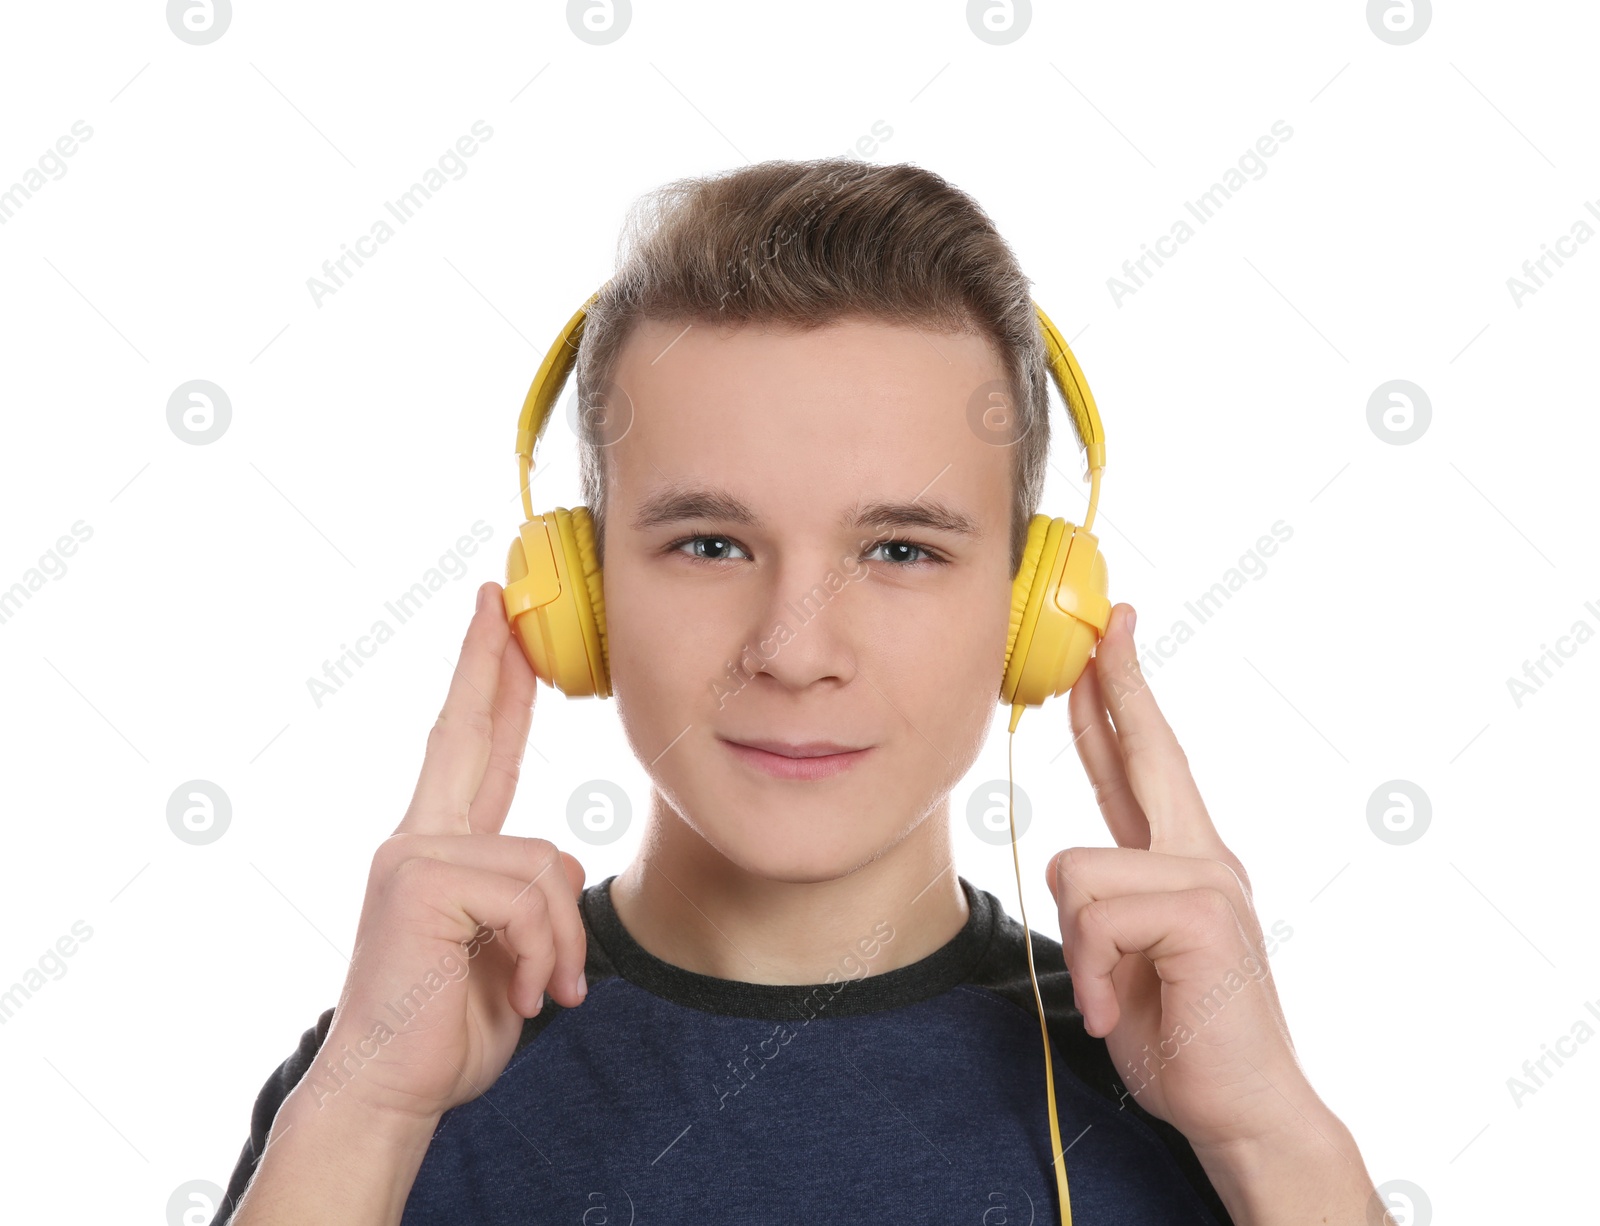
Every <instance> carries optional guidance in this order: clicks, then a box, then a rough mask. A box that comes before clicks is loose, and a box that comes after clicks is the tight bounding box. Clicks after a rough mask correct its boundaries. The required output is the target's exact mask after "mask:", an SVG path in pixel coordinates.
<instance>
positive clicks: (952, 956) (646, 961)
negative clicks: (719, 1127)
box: [582, 873, 998, 1021]
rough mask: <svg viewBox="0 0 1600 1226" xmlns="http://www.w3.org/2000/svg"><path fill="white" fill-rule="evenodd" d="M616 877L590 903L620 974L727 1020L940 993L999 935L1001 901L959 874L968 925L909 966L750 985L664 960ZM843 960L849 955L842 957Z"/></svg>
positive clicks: (792, 1016)
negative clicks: (618, 899)
mask: <svg viewBox="0 0 1600 1226" xmlns="http://www.w3.org/2000/svg"><path fill="white" fill-rule="evenodd" d="M616 878H617V874H615V873H613V874H612V875H611V876H610V877H607V878H606V879H605V880H604V881H601V882H598V883H596V884H595V885H592V886H589V887H588V888H586V889H585V890H584V891H583V896H582V906H583V914H584V920H585V923H586V924H587V925H588V928H589V932H590V935H591V937H592V938H593V939H595V940H597V941H598V942H599V943H600V945H601V947H602V948H603V949H604V951H605V953H606V956H607V958H608V959H609V961H610V962H611V965H612V966H613V967H614V968H615V969H616V971H617V973H618V974H619V975H620V976H621V977H622V978H624V979H626V980H627V981H628V982H630V983H632V984H635V985H636V986H638V987H641V988H643V989H644V990H645V991H647V992H649V993H651V994H653V995H655V996H659V997H661V998H662V999H663V1000H667V1001H670V1002H672V1003H673V1004H677V1005H683V1006H686V1007H688V1008H691V1009H699V1010H702V1011H704V1012H706V1013H716V1014H721V1015H722V1016H725V1017H746V1018H758V1019H761V1020H767V1021H788V1020H797V1019H807V1020H809V1019H810V1018H812V1017H815V1016H817V1015H818V1014H819V1013H822V1014H825V1015H827V1016H831V1017H856V1016H860V1015H862V1014H867V1013H876V1012H879V1011H880V1010H884V1009H896V1008H901V1007H903V1006H905V1005H910V1004H915V1003H916V1002H917V1001H920V1000H926V999H928V998H929V997H932V996H937V995H939V994H940V993H941V992H945V991H948V990H949V989H951V988H953V987H955V986H956V985H957V984H960V983H962V982H964V981H966V980H967V979H968V978H970V977H971V975H972V974H973V972H974V971H975V970H976V968H977V966H978V964H979V962H980V961H981V960H982V958H983V956H984V954H985V953H986V952H987V951H988V949H989V945H990V943H991V941H992V940H993V939H994V933H995V926H996V922H997V917H998V901H997V900H996V899H995V898H994V896H993V895H991V894H990V893H989V892H988V891H987V890H980V889H978V888H977V887H976V886H974V885H973V884H972V883H971V882H969V881H968V880H967V879H966V878H965V877H961V876H959V875H958V876H957V878H956V880H957V881H959V882H960V883H961V889H962V891H963V892H964V893H965V894H966V896H967V909H968V914H967V922H966V923H965V924H964V925H962V927H961V929H960V930H959V931H958V932H957V933H956V934H955V935H954V936H953V937H951V938H950V940H948V941H946V942H945V943H944V944H943V945H941V946H940V947H939V948H938V949H936V950H934V951H933V952H932V953H929V954H928V955H926V956H925V957H923V958H920V959H918V960H917V961H915V962H912V963H910V964H908V965H906V966H900V967H896V968H895V969H893V970H889V971H883V972H882V973H879V974H868V975H865V976H858V977H857V978H847V977H845V976H846V975H847V974H848V971H847V970H846V969H845V968H843V967H841V969H840V972H839V975H840V977H839V979H838V980H837V981H836V982H834V983H826V982H824V983H815V984H772V983H747V982H745V981H744V980H740V979H721V978H718V977H717V976H714V975H702V974H700V973H699V972H697V971H691V970H687V969H685V968H684V967H681V966H676V965H674V964H673V963H671V962H667V961H664V960H663V959H661V958H658V957H656V956H655V955H654V954H652V953H651V952H650V951H649V950H647V949H645V948H644V946H642V945H640V944H639V942H638V941H636V940H635V939H634V938H633V935H632V934H631V933H629V932H628V930H627V929H626V928H625V927H623V925H622V920H621V918H620V917H619V916H618V915H617V911H616V908H615V906H613V905H612V902H611V883H612V882H613V881H615V880H616ZM896 931H897V932H898V931H899V929H898V928H897V929H896ZM874 935H875V934H874ZM889 939H890V940H891V941H892V940H893V938H892V937H891V938H889ZM843 960H844V955H842V954H841V962H843Z"/></svg>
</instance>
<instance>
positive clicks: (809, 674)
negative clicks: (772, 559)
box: [740, 552, 871, 690]
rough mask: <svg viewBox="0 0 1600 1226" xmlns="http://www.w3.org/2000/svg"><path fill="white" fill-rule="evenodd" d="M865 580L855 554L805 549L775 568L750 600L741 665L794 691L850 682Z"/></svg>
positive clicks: (760, 679) (755, 677) (757, 677)
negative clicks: (858, 595)
mask: <svg viewBox="0 0 1600 1226" xmlns="http://www.w3.org/2000/svg"><path fill="white" fill-rule="evenodd" d="M863 582H871V579H870V577H869V572H868V570H867V568H866V567H865V566H864V565H863V564H862V563H861V562H859V560H857V559H855V558H854V557H853V556H852V557H832V556H829V555H828V554H826V553H821V552H807V553H805V554H803V555H798V554H797V555H793V556H791V557H789V558H787V559H785V560H784V561H783V562H782V563H781V564H780V565H778V566H775V567H773V568H772V569H771V571H769V573H768V575H767V576H766V577H765V581H764V582H763V583H761V584H760V585H759V586H758V589H757V591H758V593H759V594H758V595H757V596H755V597H753V599H752V609H751V616H750V618H749V620H748V622H747V630H746V642H745V644H744V650H742V651H741V653H740V668H741V670H742V671H745V672H747V673H749V674H750V675H751V677H752V679H753V680H756V681H758V682H762V683H763V684H769V685H773V684H775V685H779V686H782V687H783V688H785V689H790V690H803V689H805V688H806V687H808V686H810V685H812V684H814V683H816V682H818V681H830V682H834V683H836V684H838V685H846V684H848V683H849V682H850V681H851V680H852V679H853V678H854V677H855V675H856V668H857V666H856V658H857V651H858V648H859V646H860V644H859V643H858V641H857V638H858V632H859V630H860V626H859V621H860V615H861V604H862V602H861V601H859V600H854V599H852V598H851V597H852V595H853V594H854V593H853V589H854V588H855V587H856V586H857V585H859V584H860V583H863ZM763 679H764V680H763Z"/></svg>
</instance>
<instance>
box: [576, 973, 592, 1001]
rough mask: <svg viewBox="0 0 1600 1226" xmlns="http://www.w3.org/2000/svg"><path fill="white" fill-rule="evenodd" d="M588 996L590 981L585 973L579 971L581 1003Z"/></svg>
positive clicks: (579, 996)
mask: <svg viewBox="0 0 1600 1226" xmlns="http://www.w3.org/2000/svg"><path fill="white" fill-rule="evenodd" d="M587 995H589V981H588V979H587V978H585V976H584V973H583V972H582V971H579V972H578V999H579V1000H580V1001H581V1000H582V999H583V998H584V997H585V996H587Z"/></svg>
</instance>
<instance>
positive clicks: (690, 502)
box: [633, 485, 983, 540]
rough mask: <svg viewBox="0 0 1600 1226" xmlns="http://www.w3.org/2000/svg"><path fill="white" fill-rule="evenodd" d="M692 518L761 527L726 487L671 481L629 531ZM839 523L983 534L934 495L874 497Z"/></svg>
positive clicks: (968, 517) (647, 504)
mask: <svg viewBox="0 0 1600 1226" xmlns="http://www.w3.org/2000/svg"><path fill="white" fill-rule="evenodd" d="M696 519H711V520H720V521H722V522H724V523H732V524H744V525H745V526H747V527H751V528H760V527H762V526H763V524H762V520H761V517H760V516H759V515H757V514H756V512H755V511H754V509H752V508H751V507H750V505H749V504H748V503H746V502H744V501H743V500H742V499H740V498H738V497H736V496H734V495H733V494H730V493H729V492H728V491H727V490H721V489H711V488H708V487H705V486H684V485H678V486H672V487H670V488H668V489H665V490H662V491H661V492H660V493H657V494H653V495H651V496H650V497H649V498H647V499H645V501H644V503H643V504H642V505H641V506H640V507H639V510H638V511H637V512H636V513H635V515H634V517H633V526H634V528H635V530H637V531H640V532H643V531H645V530H646V529H649V528H656V527H660V526H662V525H664V524H674V523H679V522H682V521H684V520H696ZM839 524H840V527H842V528H855V529H862V530H865V529H872V530H875V531H879V532H884V531H895V530H898V529H902V528H922V529H926V530H929V531H933V532H948V533H951V534H953V535H956V536H966V537H971V538H972V539H974V540H980V539H982V537H983V531H982V529H981V528H980V527H979V526H978V521H977V520H976V519H974V518H973V517H972V516H971V515H968V514H967V513H966V512H965V511H962V510H960V509H959V508H957V507H953V506H951V505H949V504H948V503H944V502H940V501H939V500H938V499H936V498H921V497H919V498H917V499H916V500H915V501H912V502H887V501H882V500H880V501H876V502H869V503H865V504H859V505H858V506H857V507H856V508H854V509H853V510H850V511H846V512H845V513H844V514H843V515H842V516H841V517H840V521H839Z"/></svg>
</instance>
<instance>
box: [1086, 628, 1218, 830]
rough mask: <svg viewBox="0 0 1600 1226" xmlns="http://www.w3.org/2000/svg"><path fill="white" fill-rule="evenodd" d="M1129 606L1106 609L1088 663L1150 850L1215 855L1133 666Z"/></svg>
mask: <svg viewBox="0 0 1600 1226" xmlns="http://www.w3.org/2000/svg"><path fill="white" fill-rule="evenodd" d="M1132 612H1133V609H1132V606H1130V605H1126V604H1119V605H1117V606H1116V607H1115V608H1114V609H1113V610H1112V618H1111V624H1110V625H1109V626H1108V627H1107V628H1106V635H1105V637H1104V638H1103V639H1101V640H1100V644H1099V646H1098V647H1097V648H1096V649H1095V655H1094V663H1093V665H1092V667H1093V668H1094V669H1095V670H1096V673H1097V676H1098V680H1099V682H1100V690H1101V694H1102V696H1103V698H1104V700H1105V704H1106V711H1107V713H1108V714H1109V715H1110V716H1111V720H1112V723H1114V724H1115V725H1116V730H1117V741H1118V744H1119V745H1120V746H1121V748H1122V757H1123V761H1124V762H1125V763H1126V765H1127V772H1128V786H1129V787H1131V788H1132V789H1133V794H1134V796H1135V797H1136V798H1137V799H1138V801H1139V807H1140V808H1141V809H1143V810H1144V814H1145V816H1146V817H1147V818H1148V819H1149V821H1150V850H1151V851H1164V852H1167V853H1169V854H1172V855H1179V856H1204V857H1206V858H1208V859H1211V858H1215V857H1216V856H1217V853H1218V852H1219V851H1225V850H1226V848H1225V847H1224V845H1223V842H1222V836H1221V835H1219V834H1218V833H1217V828H1216V827H1215V826H1214V825H1212V823H1211V815H1210V814H1209V813H1207V812H1206V806H1205V802H1204V801H1203V800H1201V799H1200V789H1199V788H1197V787H1196V786H1195V782H1194V776H1193V775H1192V774H1190V772H1189V758H1188V755H1187V754H1185V753H1184V752H1183V746H1181V745H1179V744H1178V738H1177V737H1176V736H1174V735H1173V732H1172V727H1171V725H1170V724H1168V723H1167V719H1166V716H1164V715H1162V714H1161V708H1160V707H1158V706H1157V705H1156V700H1155V695H1154V694H1152V693H1151V692H1150V685H1149V683H1148V682H1147V681H1146V680H1145V677H1144V672H1143V670H1142V669H1140V667H1139V657H1138V649H1137V648H1136V647H1135V646H1134V642H1133V628H1132V626H1131V624H1130V622H1131V616H1130V615H1131V614H1132Z"/></svg>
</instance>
